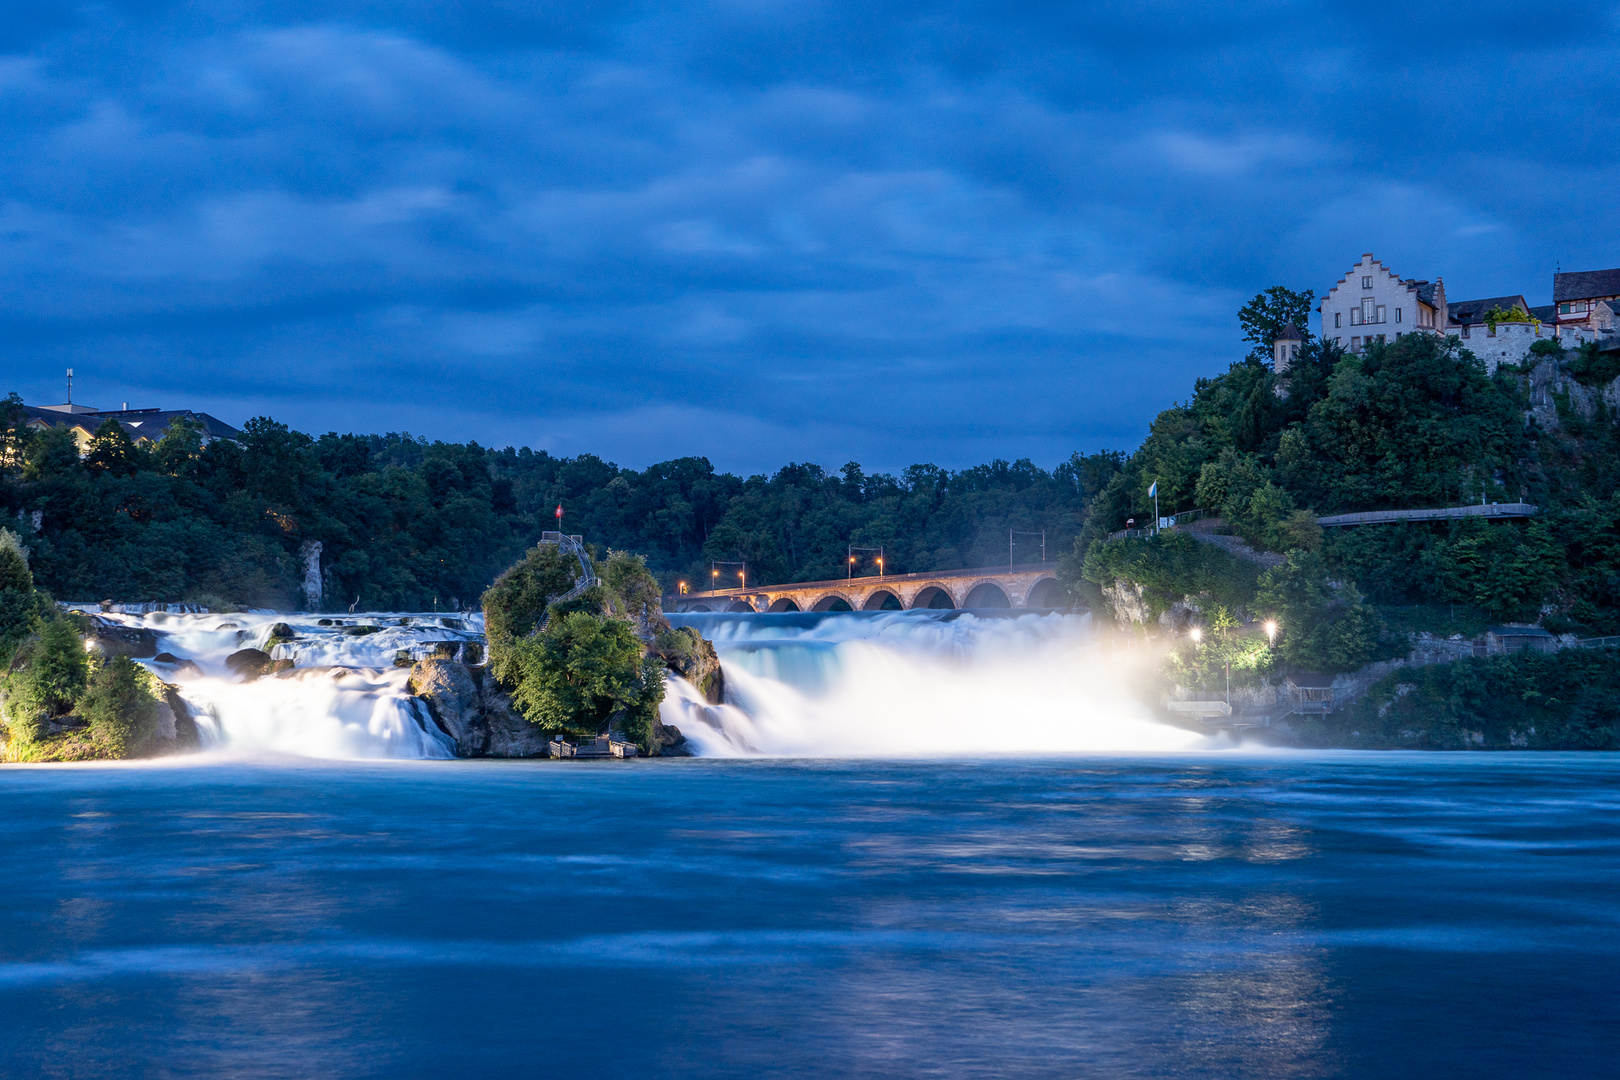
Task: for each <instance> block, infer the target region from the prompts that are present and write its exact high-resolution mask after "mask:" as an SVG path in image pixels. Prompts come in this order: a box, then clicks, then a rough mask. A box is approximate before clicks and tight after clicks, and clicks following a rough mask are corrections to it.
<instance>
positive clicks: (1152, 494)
mask: <svg viewBox="0 0 1620 1080" xmlns="http://www.w3.org/2000/svg"><path fill="white" fill-rule="evenodd" d="M1158 497H1159V482H1158V481H1157V480H1155V481H1153V486H1152V487H1150V488H1148V498H1150V499H1156V498H1158Z"/></svg>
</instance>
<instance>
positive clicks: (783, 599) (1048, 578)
mask: <svg viewBox="0 0 1620 1080" xmlns="http://www.w3.org/2000/svg"><path fill="white" fill-rule="evenodd" d="M1058 603H1059V592H1058V583H1057V575H1056V567H1055V566H1054V565H1053V564H1052V563H1026V564H1024V565H1021V566H1003V567H985V568H981V569H978V570H942V571H938V572H935V573H930V574H888V575H886V576H884V577H858V578H836V579H834V580H832V581H800V582H796V583H794V584H791V585H763V586H757V587H754V588H747V589H716V590H714V591H712V592H698V593H688V594H686V595H685V596H666V597H664V610H666V611H765V612H770V611H907V610H911V609H913V608H1051V607H1056V606H1057V605H1058Z"/></svg>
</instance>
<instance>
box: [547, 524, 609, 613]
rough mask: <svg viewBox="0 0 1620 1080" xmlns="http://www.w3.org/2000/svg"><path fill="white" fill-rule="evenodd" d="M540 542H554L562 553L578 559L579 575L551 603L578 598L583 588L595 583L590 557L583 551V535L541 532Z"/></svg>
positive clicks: (565, 601)
mask: <svg viewBox="0 0 1620 1080" xmlns="http://www.w3.org/2000/svg"><path fill="white" fill-rule="evenodd" d="M540 542H541V543H542V544H556V545H557V546H558V547H559V548H561V549H562V551H563V554H565V555H572V556H574V557H575V558H576V559H578V560H579V577H577V578H575V579H574V587H573V588H572V589H569V590H568V591H567V592H565V593H563V594H562V595H561V596H559V597H557V599H555V600H553V601H551V603H553V604H566V603H567V602H568V601H570V600H578V599H579V598H580V597H581V596H584V595H585V590H586V589H589V588H590V587H591V586H592V585H595V584H596V571H595V570H593V569H592V568H591V557H590V555H588V554H586V552H585V538H584V537H583V536H569V535H567V534H566V533H560V532H543V533H541V534H540Z"/></svg>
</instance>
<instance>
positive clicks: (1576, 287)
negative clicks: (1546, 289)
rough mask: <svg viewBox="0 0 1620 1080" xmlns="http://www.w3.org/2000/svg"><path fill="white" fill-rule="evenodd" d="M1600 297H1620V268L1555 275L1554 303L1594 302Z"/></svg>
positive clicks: (1574, 271) (1576, 271)
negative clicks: (1569, 301) (1572, 301)
mask: <svg viewBox="0 0 1620 1080" xmlns="http://www.w3.org/2000/svg"><path fill="white" fill-rule="evenodd" d="M1600 296H1620V268H1616V269H1614V270H1571V271H1570V272H1569V273H1566V274H1554V275H1553V303H1555V304H1562V303H1564V302H1565V301H1567V300H1593V299H1596V298H1597V297H1600Z"/></svg>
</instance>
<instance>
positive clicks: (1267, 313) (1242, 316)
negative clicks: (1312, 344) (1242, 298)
mask: <svg viewBox="0 0 1620 1080" xmlns="http://www.w3.org/2000/svg"><path fill="white" fill-rule="evenodd" d="M1315 299H1316V293H1315V292H1314V291H1313V290H1311V289H1306V290H1305V291H1304V292H1302V293H1301V292H1295V291H1294V290H1292V289H1289V288H1286V287H1284V286H1282V285H1273V286H1272V287H1271V288H1269V289H1267V290H1266V291H1265V292H1263V293H1258V294H1256V296H1255V297H1254V299H1252V300H1250V301H1249V302H1248V303H1247V304H1244V305H1243V307H1242V309H1241V310H1239V311H1238V325H1240V326H1241V327H1243V340H1244V341H1247V342H1249V343H1250V344H1251V345H1252V346H1253V347H1252V348H1251V349H1250V350H1249V356H1248V361H1249V363H1251V364H1259V365H1262V366H1263V365H1266V364H1269V363H1270V362H1271V358H1272V343H1273V342H1275V341H1276V340H1277V334H1278V333H1279V332H1280V331H1281V330H1282V328H1283V327H1285V326H1287V325H1288V324H1289V323H1293V324H1294V326H1295V327H1296V328H1297V329H1298V330H1299V332H1300V335H1301V337H1303V338H1305V339H1307V340H1309V339H1310V337H1311V331H1310V325H1311V304H1312V302H1313V301H1314V300H1315Z"/></svg>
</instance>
